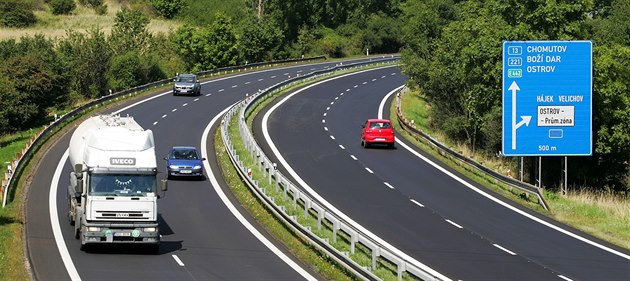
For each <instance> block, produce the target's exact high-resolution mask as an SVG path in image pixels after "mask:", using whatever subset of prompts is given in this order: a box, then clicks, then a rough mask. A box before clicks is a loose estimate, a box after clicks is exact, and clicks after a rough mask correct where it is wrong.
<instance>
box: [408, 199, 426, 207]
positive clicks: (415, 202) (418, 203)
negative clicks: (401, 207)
mask: <svg viewBox="0 0 630 281" xmlns="http://www.w3.org/2000/svg"><path fill="white" fill-rule="evenodd" d="M409 200H410V201H411V202H413V203H414V204H416V205H418V206H420V207H422V208H424V205H422V204H421V203H420V202H418V201H416V200H414V199H409Z"/></svg>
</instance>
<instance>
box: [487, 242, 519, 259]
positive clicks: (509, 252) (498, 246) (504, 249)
mask: <svg viewBox="0 0 630 281" xmlns="http://www.w3.org/2000/svg"><path fill="white" fill-rule="evenodd" d="M492 246H495V247H497V248H498V249H500V250H501V251H504V252H506V253H508V254H510V255H512V256H516V253H515V252H512V251H510V250H508V249H506V248H503V247H501V245H499V244H492Z"/></svg>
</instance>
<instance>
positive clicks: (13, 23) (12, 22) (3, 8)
mask: <svg viewBox="0 0 630 281" xmlns="http://www.w3.org/2000/svg"><path fill="white" fill-rule="evenodd" d="M35 22H37V18H36V17H35V14H34V13H33V7H32V6H31V4H30V2H28V1H20V0H0V25H2V26H7V27H27V26H31V25H33V24H35Z"/></svg>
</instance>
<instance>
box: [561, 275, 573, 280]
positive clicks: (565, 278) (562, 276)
mask: <svg viewBox="0 0 630 281" xmlns="http://www.w3.org/2000/svg"><path fill="white" fill-rule="evenodd" d="M558 277H560V278H562V279H564V280H567V281H573V279H571V278H569V277H566V276H564V275H562V274H560V275H558Z"/></svg>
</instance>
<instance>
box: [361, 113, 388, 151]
mask: <svg viewBox="0 0 630 281" xmlns="http://www.w3.org/2000/svg"><path fill="white" fill-rule="evenodd" d="M362 127H363V130H362V131H361V145H362V146H363V147H365V148H367V147H368V146H370V145H371V144H385V145H387V147H389V148H394V141H395V139H396V137H395V136H394V126H393V125H392V122H391V121H389V120H387V119H368V120H367V121H365V124H364V125H363V126H362Z"/></svg>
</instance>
